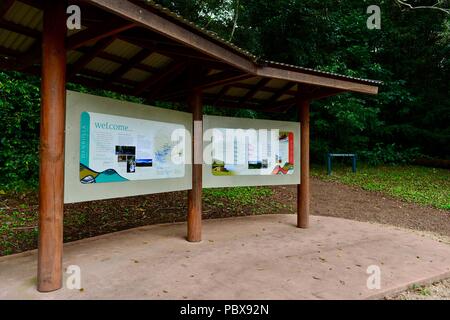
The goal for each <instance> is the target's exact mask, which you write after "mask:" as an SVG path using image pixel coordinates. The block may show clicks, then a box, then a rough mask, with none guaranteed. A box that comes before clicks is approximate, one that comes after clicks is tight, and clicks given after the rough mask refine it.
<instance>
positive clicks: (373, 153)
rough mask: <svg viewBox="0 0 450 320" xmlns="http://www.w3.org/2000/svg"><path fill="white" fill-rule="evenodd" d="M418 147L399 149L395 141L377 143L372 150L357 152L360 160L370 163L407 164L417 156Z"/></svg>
mask: <svg viewBox="0 0 450 320" xmlns="http://www.w3.org/2000/svg"><path fill="white" fill-rule="evenodd" d="M418 150H419V149H418V148H410V149H406V150H399V149H398V148H397V147H396V145H395V143H392V144H388V145H384V144H383V143H377V144H376V145H375V147H374V148H373V149H372V150H367V151H366V150H362V151H360V152H359V153H358V156H359V158H360V159H361V160H363V161H365V162H367V163H368V164H370V165H373V166H377V165H381V164H407V163H410V162H411V161H412V160H414V159H416V158H417V157H418V156H419V152H418Z"/></svg>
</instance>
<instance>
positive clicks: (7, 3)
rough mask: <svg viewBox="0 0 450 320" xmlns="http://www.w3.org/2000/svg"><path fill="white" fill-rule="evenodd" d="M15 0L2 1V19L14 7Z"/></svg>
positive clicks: (0, 7) (0, 10)
mask: <svg viewBox="0 0 450 320" xmlns="http://www.w3.org/2000/svg"><path fill="white" fill-rule="evenodd" d="M14 1H15V0H4V1H2V4H1V5H0V18H1V17H3V16H4V15H5V14H6V13H7V12H8V10H9V9H10V8H11V7H12V5H13V4H14Z"/></svg>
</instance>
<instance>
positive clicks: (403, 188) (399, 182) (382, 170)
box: [311, 164, 450, 210]
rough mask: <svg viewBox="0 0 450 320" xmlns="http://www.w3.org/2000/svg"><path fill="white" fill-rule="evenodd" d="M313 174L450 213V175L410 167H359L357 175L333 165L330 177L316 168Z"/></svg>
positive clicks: (323, 170)
mask: <svg viewBox="0 0 450 320" xmlns="http://www.w3.org/2000/svg"><path fill="white" fill-rule="evenodd" d="M311 174H312V176H314V177H318V178H321V179H323V180H327V181H338V182H342V183H345V184H349V185H354V186H358V187H361V188H363V189H364V190H369V191H379V192H382V193H384V194H387V195H389V196H393V197H396V198H400V199H402V200H406V201H410V202H415V203H419V204H424V205H430V206H434V207H436V208H440V209H447V210H450V171H449V170H445V169H436V168H427V167H421V166H409V165H390V166H387V165H383V166H377V167H375V166H368V165H359V164H358V170H357V172H356V173H353V172H351V168H350V166H342V165H335V164H333V171H332V175H331V176H328V175H327V174H326V172H325V169H324V166H323V165H322V166H313V168H312V170H311Z"/></svg>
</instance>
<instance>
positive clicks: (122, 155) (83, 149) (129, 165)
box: [64, 91, 192, 203]
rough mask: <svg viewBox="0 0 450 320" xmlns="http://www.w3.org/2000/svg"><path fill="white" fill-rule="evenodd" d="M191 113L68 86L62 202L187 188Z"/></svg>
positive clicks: (189, 170) (189, 171)
mask: <svg viewBox="0 0 450 320" xmlns="http://www.w3.org/2000/svg"><path fill="white" fill-rule="evenodd" d="M191 125H192V115H191V114H189V113H185V112H179V111H173V110H167V109H162V108H156V107H150V106H144V105H140V104H136V103H130V102H124V101H118V100H114V99H109V98H104V97H98V96H93V95H88V94H82V93H77V92H72V91H69V92H68V93H67V111H66V152H65V184H64V185H65V187H64V188H65V189H64V193H65V195H64V199H65V202H66V203H71V202H79V201H88V200H96V199H107V198H116V197H125V196H133V195H142V194H150V193H158V192H167V191H178V190H188V189H190V188H191V183H192V182H191V166H190V165H189V164H188V163H185V162H183V161H178V162H175V161H173V153H174V151H175V150H176V152H177V156H178V158H179V159H190V157H191V143H190V139H185V140H184V141H183V140H179V139H178V140H176V139H175V140H174V136H173V133H174V132H177V131H178V132H187V133H188V134H190V132H191Z"/></svg>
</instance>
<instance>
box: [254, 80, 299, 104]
mask: <svg viewBox="0 0 450 320" xmlns="http://www.w3.org/2000/svg"><path fill="white" fill-rule="evenodd" d="M295 85H296V83H294V82H288V83H286V84H285V85H284V86H283V87H281V88H280V89H279V90H278V91H277V92H275V93H274V94H273V96H272V97H271V98H270V99H269V100H268V101H267V103H266V104H264V105H263V107H262V108H263V110H267V109H271V108H273V105H274V104H275V103H276V102H277V101H278V99H280V98H281V97H282V96H283V95H284V94H285V93H286V92H288V91H289V90H291V89H292V88H293V87H294V86H295ZM269 111H270V110H269Z"/></svg>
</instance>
